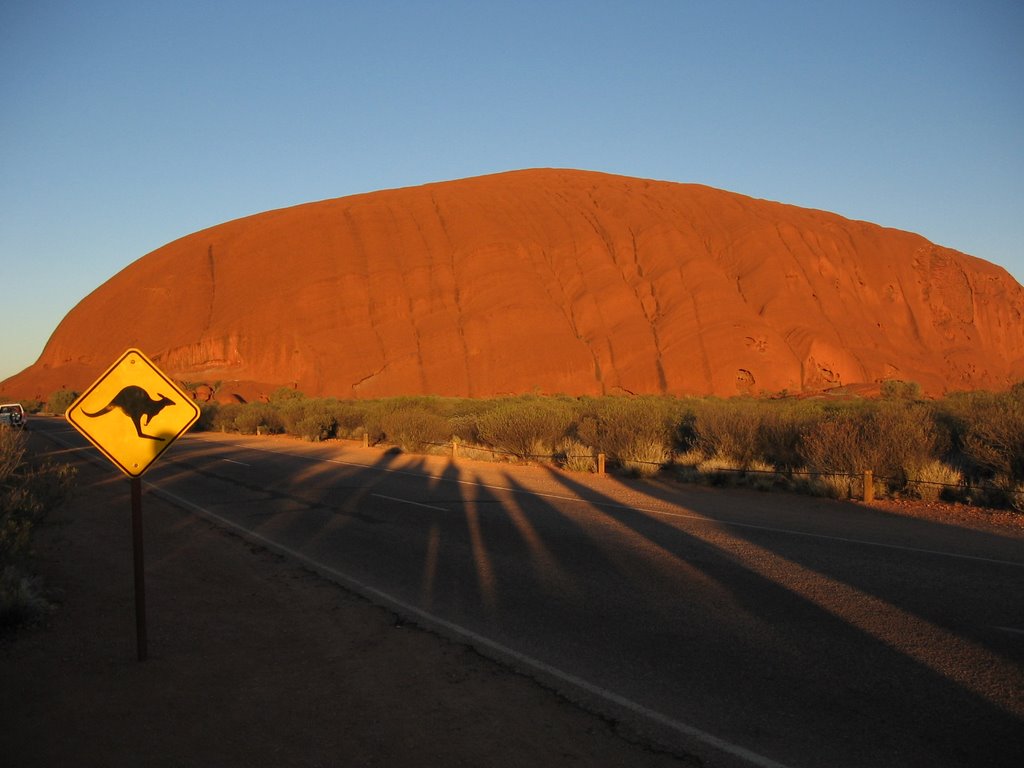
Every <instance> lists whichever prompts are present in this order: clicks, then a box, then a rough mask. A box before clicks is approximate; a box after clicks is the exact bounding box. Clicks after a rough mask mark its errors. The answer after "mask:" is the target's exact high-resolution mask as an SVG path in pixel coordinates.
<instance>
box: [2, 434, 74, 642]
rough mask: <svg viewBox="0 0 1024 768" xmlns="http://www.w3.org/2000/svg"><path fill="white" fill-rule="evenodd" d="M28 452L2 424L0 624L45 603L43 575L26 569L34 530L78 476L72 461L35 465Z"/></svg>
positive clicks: (21, 437) (20, 436)
mask: <svg viewBox="0 0 1024 768" xmlns="http://www.w3.org/2000/svg"><path fill="white" fill-rule="evenodd" d="M24 455H25V437H24V435H23V434H22V433H21V432H20V431H18V432H16V431H15V430H12V429H8V428H5V427H0V625H3V624H10V623H14V622H16V621H20V620H22V619H25V618H27V617H29V616H31V615H33V614H34V613H36V612H38V611H40V610H42V609H43V608H44V607H45V605H46V601H45V600H44V598H43V596H42V592H41V589H40V585H39V582H38V580H37V579H34V578H33V577H31V576H30V575H28V573H27V567H28V560H29V556H30V554H31V539H32V533H33V530H34V529H35V527H36V526H37V525H38V524H39V523H40V522H41V521H42V519H43V518H44V517H45V515H46V513H47V512H48V511H49V510H50V509H52V508H53V507H54V506H56V505H57V504H59V503H60V502H61V501H62V500H63V499H64V498H65V497H66V496H67V494H68V493H69V492H70V489H71V485H72V482H73V479H74V470H73V469H72V468H71V467H68V466H67V465H62V464H43V465H40V466H35V467H32V466H28V465H27V463H26V462H25V461H24Z"/></svg>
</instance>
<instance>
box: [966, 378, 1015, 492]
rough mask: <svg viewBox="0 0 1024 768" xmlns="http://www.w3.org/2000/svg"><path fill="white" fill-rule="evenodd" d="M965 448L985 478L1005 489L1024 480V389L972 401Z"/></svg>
mask: <svg viewBox="0 0 1024 768" xmlns="http://www.w3.org/2000/svg"><path fill="white" fill-rule="evenodd" d="M972 406H973V407H972V408H971V409H970V412H969V415H968V417H969V423H968V425H967V427H966V430H965V433H964V437H963V451H964V453H965V454H966V455H967V457H968V458H969V460H970V461H971V462H972V464H973V465H974V467H975V469H976V471H978V473H979V474H981V475H982V477H983V478H984V479H989V480H992V481H993V482H994V484H995V485H996V486H997V487H998V488H1001V489H1003V490H1005V491H1011V490H1014V489H1016V487H1017V486H1018V485H1021V484H1024V391H1022V390H1021V389H1020V388H1014V389H1013V390H1011V391H1010V392H1007V393H1003V394H1000V395H997V396H991V397H988V398H984V399H978V400H976V401H974V402H973V403H972Z"/></svg>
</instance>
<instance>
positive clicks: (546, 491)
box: [32, 419, 1024, 768]
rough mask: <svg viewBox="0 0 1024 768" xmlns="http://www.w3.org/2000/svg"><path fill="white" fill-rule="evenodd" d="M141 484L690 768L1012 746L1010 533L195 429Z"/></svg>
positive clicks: (54, 431) (798, 500) (1020, 660)
mask: <svg viewBox="0 0 1024 768" xmlns="http://www.w3.org/2000/svg"><path fill="white" fill-rule="evenodd" d="M32 428H33V429H37V430H44V431H46V432H47V433H49V434H51V435H52V436H53V437H54V438H55V439H58V440H61V441H65V442H66V443H67V444H70V445H73V446H81V447H82V450H83V451H93V452H95V451H94V449H92V448H91V447H87V446H86V444H85V441H84V440H83V439H81V438H80V437H79V436H78V435H77V433H74V432H73V430H71V428H70V427H69V426H68V425H66V424H64V423H63V422H62V421H60V420H56V419H53V420H48V419H35V420H33V422H32ZM145 487H146V489H147V492H149V493H159V494H161V495H162V496H163V497H164V498H167V499H169V500H172V501H173V502H174V503H176V504H178V505H180V506H182V507H184V508H187V509H189V510H191V511H193V512H195V513H197V514H202V515H204V516H206V517H208V518H210V519H213V520H216V521H217V522H218V523H219V524H221V525H225V526H228V527H230V528H232V529H235V530H237V531H240V532H245V534H246V535H247V536H249V537H251V538H253V539H254V540H255V541H258V542H260V543H262V544H264V545H266V546H268V547H270V548H272V549H275V550H277V551H279V552H283V553H285V554H287V555H288V556H290V557H293V558H295V559H296V560H298V561H300V562H303V563H305V564H306V565H307V566H308V567H310V568H312V569H314V570H317V571H318V572H320V573H321V574H323V575H324V576H326V577H328V578H331V579H333V580H335V581H338V582H339V583H342V584H344V585H346V586H348V587H350V588H352V589H355V590H357V591H359V592H361V593H362V594H364V595H366V596H368V597H370V598H371V599H373V600H375V601H378V602H380V603H382V604H385V605H388V606H390V607H392V608H393V609H394V610H396V611H397V612H398V613H400V614H402V615H403V616H405V618H407V619H408V620H411V621H415V622H417V623H420V624H423V625H425V626H428V627H431V628H433V629H435V630H437V631H439V632H441V633H443V634H445V635H448V636H451V637H455V638H458V639H460V640H462V641H465V642H468V643H470V644H472V645H474V646H475V647H477V648H478V649H479V650H481V651H482V652H484V653H485V654H488V655H491V656H495V657H497V658H500V659H502V660H503V661H505V662H507V663H509V664H511V665H512V666H514V667H516V668H518V669H520V670H522V671H523V672H525V673H526V674H529V675H531V676H533V677H536V678H537V679H539V680H541V681H542V682H544V683H545V684H548V685H551V686H553V687H555V688H557V689H558V690H560V691H562V692H564V693H565V694H566V695H567V696H569V697H570V698H573V699H575V700H578V701H580V702H581V703H583V704H584V705H585V706H587V707H590V708H594V709H596V710H598V711H600V712H603V713H606V714H608V715H609V716H611V717H615V718H619V719H622V720H624V721H626V722H629V723H630V724H631V726H632V727H635V728H636V729H637V730H638V731H640V732H641V733H644V734H647V735H649V736H650V737H651V738H652V739H655V740H657V741H659V742H661V743H666V744H671V745H677V746H679V748H681V749H683V750H685V751H686V752H688V753H690V754H696V755H699V756H701V757H702V759H704V760H705V761H706V763H707V764H708V765H723V766H726V765H728V766H731V765H736V766H744V765H746V766H763V767H765V768H768V767H770V766H791V767H792V768H801V767H803V766H835V767H840V766H887V765H891V766H918V765H920V766H979V765H985V766H998V765H1017V764H1019V763H1018V761H1019V758H1020V755H1021V754H1024V536H1022V533H1021V529H1020V528H1013V527H995V526H985V525H983V524H978V525H972V526H970V527H967V526H962V525H952V524H949V523H943V522H936V521H930V520H926V519H921V518H914V517H906V516H900V515H894V514H890V513H887V512H884V511H881V510H878V509H872V508H868V507H864V506H862V505H859V504H853V503H845V502H836V501H831V500H822V499H812V498H807V497H798V496H791V495H785V494H762V493H757V492H748V491H727V490H720V489H708V488H700V487H693V486H685V485H676V484H673V483H671V482H666V483H660V482H642V481H625V480H622V479H616V478H613V477H604V478H600V477H595V476H588V475H576V474H568V473H563V472H560V471H556V470H553V469H549V468H544V467H512V466H509V465H501V464H486V463H478V462H469V461H462V460H459V461H452V460H451V459H449V458H446V457H425V456H408V455H400V454H395V453H385V452H382V451H380V450H376V449H363V448H358V447H352V446H349V445H345V444H341V443H323V444H311V443H303V442H299V441H295V440H291V439H286V438H268V437H262V438H260V437H241V436H237V435H223V434H211V433H205V434H204V433H200V434H194V435H188V436H186V437H184V438H182V439H181V440H179V441H178V443H177V444H175V445H174V446H173V447H172V448H171V450H170V451H168V452H167V454H165V455H164V457H162V458H161V460H160V462H159V463H158V464H157V465H156V466H155V467H154V468H153V469H152V470H150V472H149V473H148V474H147V475H146V477H145Z"/></svg>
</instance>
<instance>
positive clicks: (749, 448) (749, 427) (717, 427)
mask: <svg viewBox="0 0 1024 768" xmlns="http://www.w3.org/2000/svg"><path fill="white" fill-rule="evenodd" d="M763 416H764V406H763V404H760V403H756V402H753V401H748V400H739V401H723V400H706V401H704V402H703V403H701V405H700V406H699V407H698V408H697V413H696V419H695V422H694V432H695V438H696V439H695V441H694V445H695V447H697V448H699V449H700V450H701V451H703V452H704V454H706V455H707V456H719V457H728V458H731V459H735V460H736V462H738V463H739V465H740V467H745V466H747V465H749V464H750V463H751V462H753V461H754V460H755V459H758V458H760V452H759V449H760V445H761V441H760V434H761V424H762V420H763Z"/></svg>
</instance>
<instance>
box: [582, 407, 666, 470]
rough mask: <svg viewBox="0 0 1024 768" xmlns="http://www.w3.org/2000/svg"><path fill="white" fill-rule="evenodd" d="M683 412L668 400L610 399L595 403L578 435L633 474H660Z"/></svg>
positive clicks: (584, 419) (583, 417) (583, 418)
mask: <svg viewBox="0 0 1024 768" xmlns="http://www.w3.org/2000/svg"><path fill="white" fill-rule="evenodd" d="M678 420H679V412H678V409H676V408H674V407H673V404H672V403H671V402H670V401H669V400H668V399H667V398H657V397H608V398H603V399H601V400H597V401H594V402H593V403H592V404H590V406H589V412H588V413H585V414H584V415H583V416H582V417H581V418H580V420H579V423H578V424H577V427H576V432H577V435H578V437H579V439H580V440H582V441H583V442H584V443H587V444H590V445H594V446H596V447H597V449H598V450H599V451H600V452H602V453H604V454H606V455H607V456H608V457H609V458H611V459H612V460H614V461H617V462H618V463H619V465H620V466H621V467H622V468H623V469H625V470H626V471H627V472H629V473H631V474H636V475H641V476H650V475H654V474H657V473H658V472H659V471H660V470H661V468H662V466H663V465H664V464H665V463H666V462H668V460H669V457H670V456H671V446H672V434H673V430H674V425H675V424H676V423H678Z"/></svg>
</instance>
